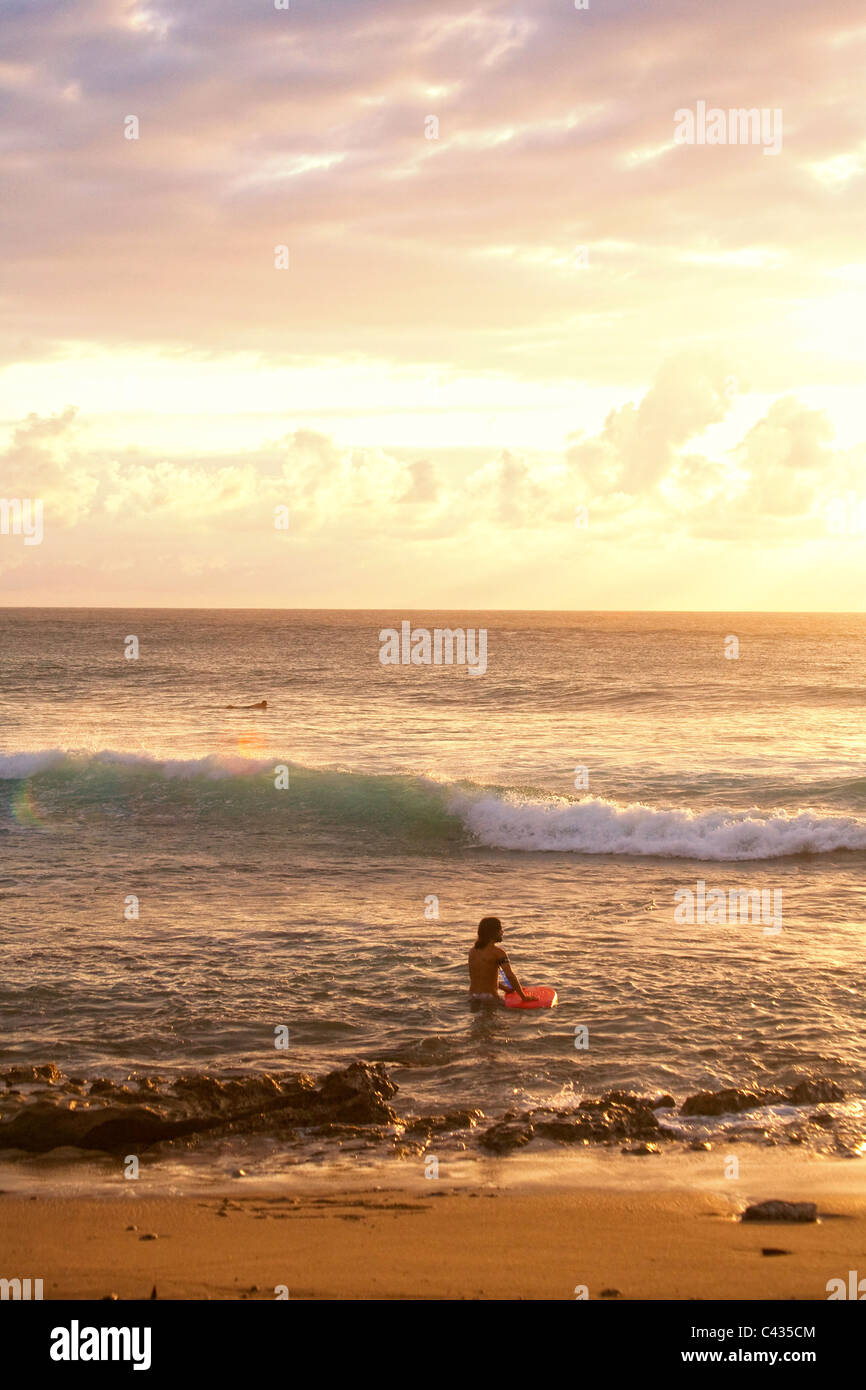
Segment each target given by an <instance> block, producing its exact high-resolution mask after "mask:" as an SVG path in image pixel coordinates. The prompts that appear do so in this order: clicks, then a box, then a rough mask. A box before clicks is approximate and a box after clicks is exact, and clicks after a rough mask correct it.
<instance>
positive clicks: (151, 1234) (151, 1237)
mask: <svg viewBox="0 0 866 1390" xmlns="http://www.w3.org/2000/svg"><path fill="white" fill-rule="evenodd" d="M138 1238H139V1240H159V1236H158V1235H156V1234H155V1233H154V1232H153V1231H147V1232H146V1233H145V1234H144V1235H143V1236H139V1237H138Z"/></svg>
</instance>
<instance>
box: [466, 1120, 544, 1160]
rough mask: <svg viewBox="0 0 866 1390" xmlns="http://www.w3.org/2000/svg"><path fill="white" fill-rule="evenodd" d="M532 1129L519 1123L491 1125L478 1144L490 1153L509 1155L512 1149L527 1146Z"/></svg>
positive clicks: (529, 1125)
mask: <svg viewBox="0 0 866 1390" xmlns="http://www.w3.org/2000/svg"><path fill="white" fill-rule="evenodd" d="M533 1132H534V1131H533V1127H532V1125H531V1124H527V1123H524V1122H521V1121H502V1122H501V1123H500V1124H497V1125H491V1126H490V1128H489V1129H486V1130H485V1131H484V1133H483V1134H482V1135H481V1137H480V1139H479V1141H478V1142H479V1143H480V1144H481V1145H482V1147H483V1148H485V1149H490V1151H491V1152H492V1153H498V1154H502V1153H510V1152H511V1150H512V1149H519V1148H522V1146H523V1145H524V1144H528V1143H529V1141H530V1139H531V1138H532V1135H533Z"/></svg>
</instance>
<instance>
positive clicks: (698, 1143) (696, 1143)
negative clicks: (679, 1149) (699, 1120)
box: [689, 1139, 713, 1153]
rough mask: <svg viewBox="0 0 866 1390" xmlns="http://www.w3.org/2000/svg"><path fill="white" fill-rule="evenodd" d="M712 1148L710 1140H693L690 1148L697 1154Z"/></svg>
mask: <svg viewBox="0 0 866 1390" xmlns="http://www.w3.org/2000/svg"><path fill="white" fill-rule="evenodd" d="M712 1147H713V1146H712V1144H711V1143H710V1141H709V1139H693V1140H692V1142H691V1143H690V1144H689V1148H690V1149H692V1150H693V1151H694V1152H695V1153H697V1152H698V1150H699V1149H711V1148H712Z"/></svg>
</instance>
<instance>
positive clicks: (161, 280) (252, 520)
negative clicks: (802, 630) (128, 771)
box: [0, 0, 866, 610]
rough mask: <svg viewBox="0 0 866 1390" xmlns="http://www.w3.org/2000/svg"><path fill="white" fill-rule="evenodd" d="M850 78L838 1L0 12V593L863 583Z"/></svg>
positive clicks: (623, 599) (366, 601) (607, 593)
mask: <svg viewBox="0 0 866 1390" xmlns="http://www.w3.org/2000/svg"><path fill="white" fill-rule="evenodd" d="M864 72H866V11H864V8H863V4H862V0H820V3H818V2H817V0H731V2H730V3H725V4H718V3H709V0H706V2H705V3H701V2H699V0H652V2H651V3H648V2H647V0H590V7H589V8H588V9H585V10H578V9H576V8H575V4H574V0H526V3H524V4H515V3H500V0H479V2H478V3H475V4H472V3H470V4H466V3H465V2H464V3H457V0H377V3H372V0H290V8H288V9H286V10H283V9H276V8H275V5H274V0H206V3H205V0H165V3H161V0H158V2H157V3H152V4H151V3H147V0H0V184H2V206H3V212H2V218H0V251H2V254H0V497H3V498H7V499H9V498H19V499H23V498H28V497H29V498H42V499H43V502H44V514H45V521H44V530H45V535H44V540H43V542H42V544H41V545H35V546H24V544H23V540H22V538H21V537H20V536H15V535H0V604H6V605H19V604H39V605H53V604H82V605H90V604H100V605H101V604H106V605H114V604H134V605H144V606H146V605H154V606H165V605H169V606H174V605H177V606H186V605H190V606H194V605H207V606H210V605H214V606H268V607H377V606H383V607H389V608H393V607H395V606H399V605H403V606H405V607H407V608H411V607H416V608H437V607H443V608H449V607H451V608H454V607H466V608H469V607H496V608H553V609H560V608H589V609H593V608H617V609H627V608H643V609H645V608H659V609H665V608H668V609H688V608H708V609H771V610H772V609H819V610H820V609H852V610H861V609H862V608H863V595H864V592H866V588H864V584H866V507H862V508H861V507H860V505H859V499H860V497H861V496H866V480H864V465H866V424H864V420H863V400H864V376H866V370H864V364H866V263H864V258H863V246H864V230H866V217H864V214H866V199H864V187H866V103H864V100H863V80H864V79H863V74H864ZM701 101H704V102H706V103H707V105H708V106H710V107H718V108H722V109H724V110H727V109H729V108H734V107H736V108H741V107H742V108H758V109H761V110H763V109H768V110H779V111H781V113H782V120H783V128H784V139H783V143H782V148H781V150H780V152H779V153H777V154H765V153H764V150H763V149H762V147H761V146H760V145H730V144H728V145H683V144H678V143H676V142H675V140H674V130H675V112H676V111H677V110H679V109H681V108H694V107H696V105H697V103H698V102H701ZM132 116H134V117H135V118H136V119H137V122H138V138H137V139H129V138H127V133H128V132H129V130H130V122H129V117H132ZM283 246H284V247H286V248H287V255H288V262H289V264H288V269H282V268H277V266H276V264H275V261H276V259H277V258H278V253H277V250H276V248H278V247H283ZM276 507H287V508H288V513H289V528H288V530H287V531H284V530H278V529H276V528H275V526H274V516H275V508H276ZM581 507H585V508H586V509H587V516H588V524H587V525H586V526H581V525H577V524H576V521H575V518H576V514H577V510H578V509H579V508H581ZM828 508H831V509H835V510H834V511H833V516H834V517H835V518H836V521H835V522H834V524H833V525H832V526H831V525H830V524H829V523H828ZM840 515H841V516H842V517H843V518H845V520H844V521H843V527H842V529H843V531H844V534H838V532H839V529H840V527H839V525H838V519H839V517H840Z"/></svg>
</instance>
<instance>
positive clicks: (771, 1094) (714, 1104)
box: [680, 1087, 788, 1115]
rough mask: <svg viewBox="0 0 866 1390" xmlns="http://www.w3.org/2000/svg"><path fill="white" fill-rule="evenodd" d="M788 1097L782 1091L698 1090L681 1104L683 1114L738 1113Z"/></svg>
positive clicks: (777, 1102) (782, 1102) (781, 1102)
mask: <svg viewBox="0 0 866 1390" xmlns="http://www.w3.org/2000/svg"><path fill="white" fill-rule="evenodd" d="M787 1100H788V1097H787V1096H785V1095H783V1094H782V1092H781V1091H741V1090H738V1089H737V1088H736V1087H727V1088H726V1089H725V1090H723V1091H698V1093H697V1095H694V1096H689V1097H688V1098H687V1099H686V1100H685V1101H683V1104H682V1105H681V1106H680V1114H681V1115H736V1114H739V1112H740V1111H741V1110H758V1109H759V1108H760V1107H761V1106H762V1105H782V1104H784V1102H785V1101H787Z"/></svg>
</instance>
